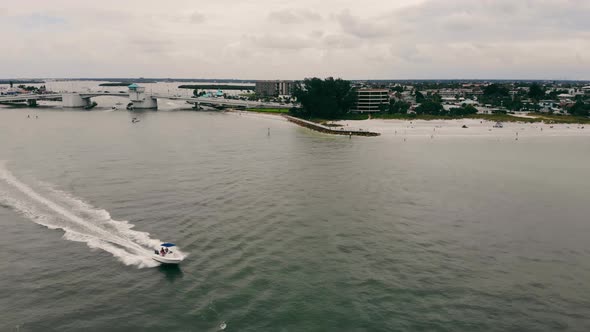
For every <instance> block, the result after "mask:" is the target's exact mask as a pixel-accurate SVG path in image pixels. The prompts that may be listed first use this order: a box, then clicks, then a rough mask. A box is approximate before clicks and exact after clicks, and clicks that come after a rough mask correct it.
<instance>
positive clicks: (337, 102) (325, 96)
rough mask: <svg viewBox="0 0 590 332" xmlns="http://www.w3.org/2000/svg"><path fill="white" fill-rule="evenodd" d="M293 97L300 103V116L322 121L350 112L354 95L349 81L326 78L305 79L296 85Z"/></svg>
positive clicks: (354, 98)
mask: <svg viewBox="0 0 590 332" xmlns="http://www.w3.org/2000/svg"><path fill="white" fill-rule="evenodd" d="M293 90H294V91H293V96H294V97H296V98H297V100H298V101H299V102H300V103H301V106H302V107H303V112H302V114H301V115H304V116H310V117H317V118H322V119H335V118H338V117H341V116H342V115H344V114H345V113H346V112H348V111H349V110H350V108H351V107H352V105H353V104H354V102H355V100H356V94H355V91H354V90H353V88H352V86H351V85H350V82H349V81H345V80H342V79H340V78H338V79H334V78H333V77H328V78H326V79H325V80H322V79H320V78H317V77H314V78H306V79H305V80H304V81H303V84H302V85H300V84H298V85H296V86H295V88H294V89H293Z"/></svg>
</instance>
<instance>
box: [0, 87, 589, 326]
mask: <svg viewBox="0 0 590 332" xmlns="http://www.w3.org/2000/svg"><path fill="white" fill-rule="evenodd" d="M105 100H106V101H105V102H103V104H101V106H103V105H104V107H103V108H100V107H99V108H97V109H95V110H93V111H79V110H62V109H61V108H59V107H41V108H37V109H29V108H9V107H2V106H0V160H1V161H0V226H1V229H2V231H1V232H0V243H2V246H1V250H0V308H2V310H1V311H0V331H80V330H87V331H162V330H167V331H219V330H222V329H223V328H225V329H224V330H225V331H558V330H565V331H588V330H590V315H589V313H590V283H589V281H588V280H589V279H588V278H589V277H590V246H589V245H588V244H589V243H590V204H588V203H589V202H590V181H588V174H589V173H588V171H589V169H590V168H589V166H590V141H589V140H588V138H587V137H531V138H523V139H521V140H519V141H518V142H515V141H513V140H512V138H511V139H502V140H497V139H494V138H492V137H446V138H441V139H436V140H431V139H427V138H423V139H420V138H416V139H411V140H408V141H407V142H403V141H402V140H401V139H399V138H392V137H385V136H382V137H376V138H364V137H353V138H352V139H349V138H348V137H346V136H344V137H334V136H327V135H323V134H319V133H315V132H311V131H309V130H307V129H304V128H300V127H297V126H294V125H292V124H290V123H287V122H285V121H283V120H281V119H279V118H276V117H272V116H259V115H246V114H242V115H240V114H238V113H216V112H193V111H176V109H178V108H180V107H181V106H182V105H169V107H164V108H163V110H160V111H157V112H156V111H148V112H141V113H129V112H127V111H113V112H110V111H109V109H110V106H111V105H110V104H108V103H111V102H113V101H111V100H109V99H105ZM99 104H100V101H99ZM27 115H30V116H31V118H28V117H27ZM37 117H38V118H37ZM132 117H138V118H139V119H140V120H141V122H139V123H136V124H133V123H131V121H130V120H131V118H132ZM269 128H270V135H268V131H269ZM160 241H172V242H175V243H177V244H178V245H179V246H180V248H181V250H182V252H183V253H184V255H185V256H186V259H185V261H184V262H183V263H182V264H181V265H180V266H179V267H178V268H170V267H163V266H159V265H158V264H157V263H156V262H154V261H152V260H151V259H150V254H151V251H152V250H153V248H154V247H155V246H157V245H158V243H159V242H160Z"/></svg>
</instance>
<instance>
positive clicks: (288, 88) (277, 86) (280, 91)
mask: <svg viewBox="0 0 590 332" xmlns="http://www.w3.org/2000/svg"><path fill="white" fill-rule="evenodd" d="M294 85H295V82H293V81H258V82H256V87H255V91H256V94H257V95H259V96H283V95H286V96H289V95H291V94H292V93H293V87H294Z"/></svg>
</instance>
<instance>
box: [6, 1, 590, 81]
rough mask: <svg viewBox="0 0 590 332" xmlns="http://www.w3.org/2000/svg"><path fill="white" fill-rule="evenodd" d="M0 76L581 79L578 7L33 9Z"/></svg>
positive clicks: (589, 31) (583, 38)
mask: <svg viewBox="0 0 590 332" xmlns="http://www.w3.org/2000/svg"><path fill="white" fill-rule="evenodd" d="M0 17H2V19H1V20H0V29H1V31H3V43H5V45H10V47H5V48H4V49H3V51H2V52H0V73H1V75H2V76H4V77H27V76H28V77H47V76H58V77H80V76H94V77H107V76H111V77H112V76H144V77H148V76H151V77H195V78H197V77H212V78H215V77H224V78H227V77H234V78H255V79H263V78H285V79H287V78H294V79H297V78H302V77H305V76H311V75H318V76H325V75H333V76H342V77H345V78H363V77H370V78H456V77H463V78H503V77H508V78H570V79H590V42H588V41H589V40H590V20H589V19H588V17H590V1H587V0H522V1H513V0H481V1H472V0H447V1H439V0H402V1H395V2H393V1H385V0H366V1H365V2H359V1H356V0H355V1H352V0H339V1H336V0H327V1H323V2H317V1H313V0H300V1H298V2H293V1H287V0H258V1H242V2H237V1H234V0H218V1H215V2H211V1H193V0H176V1H174V6H171V5H170V3H166V2H159V1H151V2H146V1H139V0H129V1H117V0H102V1H100V2H90V1H76V0H54V1H51V2H48V1H42V0H31V1H21V2H13V3H11V5H10V7H6V6H3V8H0Z"/></svg>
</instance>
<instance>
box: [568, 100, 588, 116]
mask: <svg viewBox="0 0 590 332" xmlns="http://www.w3.org/2000/svg"><path fill="white" fill-rule="evenodd" d="M569 112H570V114H571V115H576V116H588V115H590V104H584V102H582V101H579V100H578V101H577V102H576V103H575V104H574V106H572V107H571V108H570V109H569Z"/></svg>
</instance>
